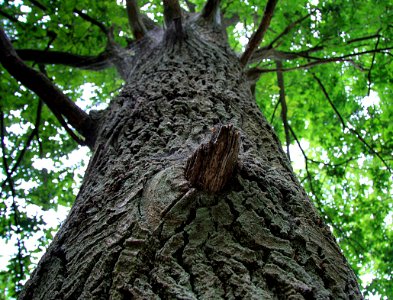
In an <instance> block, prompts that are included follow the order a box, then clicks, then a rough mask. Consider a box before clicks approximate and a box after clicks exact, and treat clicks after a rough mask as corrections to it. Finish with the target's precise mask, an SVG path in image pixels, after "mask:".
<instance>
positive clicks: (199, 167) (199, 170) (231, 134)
mask: <svg viewBox="0 0 393 300" xmlns="http://www.w3.org/2000/svg"><path fill="white" fill-rule="evenodd" d="M239 148H240V133H239V131H237V130H236V129H235V128H234V127H233V125H231V124H229V125H224V126H221V127H219V128H214V129H213V134H212V136H211V138H210V141H209V142H207V143H205V144H202V145H200V146H199V147H198V149H196V151H195V152H194V153H193V154H192V155H191V156H190V157H189V158H188V160H187V164H186V170H185V177H186V178H187V179H188V180H189V181H190V182H191V184H192V185H193V186H195V187H197V188H200V189H202V190H205V191H208V192H219V191H221V190H222V189H223V188H224V186H225V184H226V183H227V182H228V180H229V179H230V178H231V176H232V173H233V171H234V169H235V166H236V164H237V160H238V155H239Z"/></svg>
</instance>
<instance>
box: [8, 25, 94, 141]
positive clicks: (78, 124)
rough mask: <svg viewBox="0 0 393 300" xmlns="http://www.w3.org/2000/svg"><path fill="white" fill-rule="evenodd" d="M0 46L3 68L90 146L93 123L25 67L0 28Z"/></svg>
mask: <svg viewBox="0 0 393 300" xmlns="http://www.w3.org/2000/svg"><path fill="white" fill-rule="evenodd" d="M0 45H1V47H0V62H1V63H2V65H3V66H4V68H5V69H6V70H7V71H8V72H9V73H10V74H11V75H12V76H13V77H14V78H15V79H16V80H18V81H20V82H21V83H22V84H23V85H25V86H26V87H27V88H29V89H30V90H32V91H33V92H35V93H36V94H37V95H38V96H39V97H40V98H41V99H42V100H43V101H44V102H45V103H46V105H48V107H49V108H50V109H51V110H52V111H53V112H56V113H60V114H62V115H63V116H64V117H66V118H67V120H68V122H69V123H70V124H71V125H72V126H73V127H74V128H75V129H76V130H77V131H78V132H79V133H80V134H81V135H82V136H83V137H84V138H85V143H86V144H87V145H89V146H92V145H93V144H94V127H95V123H94V122H93V120H92V119H91V118H90V116H89V115H88V114H87V113H85V112H84V111H83V110H82V109H80V108H79V107H78V106H77V105H76V104H75V103H74V102H72V101H71V100H70V99H69V98H68V97H67V96H66V95H65V94H64V93H63V92H62V91H60V90H59V89H58V88H57V87H56V86H55V85H54V84H53V83H52V82H51V81H50V80H49V79H48V78H47V77H46V76H45V75H43V74H41V73H40V72H38V71H36V70H34V69H32V68H30V67H29V66H27V65H26V64H25V63H24V62H23V61H22V60H21V59H20V57H19V56H18V54H17V53H16V51H15V49H14V48H13V47H12V44H11V42H10V41H9V39H8V37H7V35H6V34H5V32H4V31H3V29H2V28H1V27H0Z"/></svg>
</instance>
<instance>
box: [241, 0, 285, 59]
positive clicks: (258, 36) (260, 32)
mask: <svg viewBox="0 0 393 300" xmlns="http://www.w3.org/2000/svg"><path fill="white" fill-rule="evenodd" d="M277 2H278V0H268V1H267V4H266V7H265V12H264V14H263V18H262V21H261V24H259V27H258V29H257V31H256V32H255V33H254V34H253V35H252V37H251V39H250V40H249V42H248V44H247V46H246V50H245V51H244V53H243V54H242V56H241V57H240V62H241V63H242V65H243V66H245V65H246V64H247V63H248V60H249V59H250V57H251V55H252V54H253V52H254V51H255V49H256V48H258V46H259V44H260V43H261V41H262V40H263V37H264V35H265V33H266V30H267V29H268V27H269V25H270V20H271V19H272V17H273V12H274V8H275V7H276V4H277Z"/></svg>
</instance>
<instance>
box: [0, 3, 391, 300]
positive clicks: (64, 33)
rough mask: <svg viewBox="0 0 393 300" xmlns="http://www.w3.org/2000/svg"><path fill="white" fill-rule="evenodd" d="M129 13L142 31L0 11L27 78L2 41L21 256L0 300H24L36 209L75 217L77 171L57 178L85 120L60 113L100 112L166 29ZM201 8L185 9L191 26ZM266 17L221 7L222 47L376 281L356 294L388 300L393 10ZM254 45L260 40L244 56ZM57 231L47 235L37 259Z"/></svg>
mask: <svg viewBox="0 0 393 300" xmlns="http://www.w3.org/2000/svg"><path fill="white" fill-rule="evenodd" d="M213 2H214V1H212V3H213ZM138 4H139V7H141V8H142V10H143V11H144V12H147V13H148V15H149V17H150V19H148V18H147V17H146V16H144V15H140V14H139V13H138V9H137V7H136V4H135V2H134V1H127V2H126V3H121V2H119V3H115V2H106V1H105V2H103V1H102V2H99V3H95V2H90V1H86V2H80V1H79V2H74V1H66V3H62V2H60V1H40V2H37V1H14V2H8V1H4V2H3V3H2V6H1V9H0V14H1V16H2V17H3V20H2V27H3V28H4V31H5V32H6V33H7V35H8V36H9V37H10V39H11V41H12V45H13V48H15V49H16V54H17V55H18V56H19V57H20V58H21V59H22V60H23V61H25V62H26V63H27V64H29V66H30V67H31V68H29V69H24V67H25V65H24V64H22V63H21V61H19V60H15V61H11V60H9V59H7V60H4V58H5V57H6V56H5V55H6V54H9V53H13V49H12V48H10V47H8V48H7V47H6V46H7V40H6V38H5V35H4V34H3V35H2V48H1V51H2V52H1V55H2V56H1V59H2V64H3V66H4V67H5V69H6V70H4V69H1V73H2V76H1V79H0V80H1V81H0V84H1V91H2V102H1V141H2V143H1V146H2V148H1V149H2V158H3V159H2V166H3V182H2V197H3V199H4V201H3V202H2V203H1V206H2V207H1V233H2V237H3V239H6V240H10V241H11V242H13V243H15V246H16V254H15V256H14V257H13V259H12V260H10V262H9V266H8V270H7V271H3V273H2V275H1V279H2V281H1V284H2V286H3V287H4V290H6V291H7V295H12V294H13V293H14V292H15V291H18V290H20V288H21V284H22V282H23V281H24V278H25V276H26V274H28V273H29V270H31V268H32V267H33V265H34V264H33V265H32V261H31V259H32V256H31V255H32V254H33V252H34V249H33V248H32V247H30V248H28V247H26V240H27V239H28V238H29V237H33V236H37V233H40V232H42V230H43V229H44V228H45V226H44V225H45V221H44V220H43V219H42V218H41V217H40V213H37V214H35V213H31V209H32V208H34V209H35V211H38V212H41V211H46V210H50V209H56V208H57V207H58V205H66V206H69V205H71V203H72V202H73V200H74V191H73V189H75V186H73V180H74V178H73V177H74V176H73V174H74V170H75V169H74V168H65V167H63V166H62V164H63V161H64V157H67V156H68V155H69V154H70V153H71V152H72V151H73V150H74V149H75V148H76V147H77V145H78V144H80V145H89V144H91V140H92V139H94V137H91V136H89V134H88V133H86V132H84V130H83V129H84V128H87V127H88V125H86V123H85V122H87V123H88V122H89V118H88V116H87V115H86V114H84V112H83V111H78V110H77V109H75V106H74V104H73V102H72V101H70V100H69V99H74V100H76V99H80V97H81V95H82V91H83V89H86V88H87V87H92V89H93V92H92V95H93V96H92V97H91V101H92V103H91V104H89V106H94V105H97V104H98V103H103V102H108V100H109V99H111V98H112V97H113V96H114V95H115V94H117V92H118V91H119V89H120V87H121V85H122V79H121V78H122V77H123V79H124V76H125V70H124V69H122V68H121V64H119V63H118V61H116V58H117V57H118V55H116V53H118V52H119V51H120V52H121V51H124V48H127V49H130V50H131V51H132V49H136V48H137V47H138V42H139V43H140V42H143V38H142V37H143V36H144V35H145V33H146V31H149V30H151V29H153V28H154V27H155V26H156V25H157V24H159V25H160V24H163V23H164V19H163V13H162V5H161V3H159V2H158V1H157V2H155V1H152V2H148V3H147V2H146V3H145V2H141V3H138ZM203 4H204V2H203V1H200V2H197V1H195V2H192V3H191V2H190V1H185V2H181V5H182V8H183V9H185V10H187V11H190V12H194V11H201V10H202V7H203ZM125 8H126V9H125ZM264 9H265V3H263V5H261V3H254V2H253V1H249V2H247V3H242V2H239V3H238V2H223V3H221V12H222V15H223V17H224V18H223V23H224V24H225V26H226V27H227V32H228V42H229V44H230V45H231V46H232V48H233V49H234V50H235V51H236V52H237V53H239V55H240V53H242V55H241V56H240V60H241V61H242V62H243V63H244V64H245V65H247V67H246V69H245V70H246V71H247V76H248V78H249V80H250V84H251V87H252V90H253V92H254V93H255V97H256V99H257V103H258V105H259V107H260V108H261V110H262V111H263V113H264V115H265V116H266V117H267V118H268V119H269V120H270V121H271V123H272V125H273V126H274V128H275V130H276V131H277V133H278V135H279V136H280V138H281V139H282V141H284V144H285V148H286V149H287V154H288V156H290V150H291V149H295V147H291V146H290V145H295V146H298V147H299V148H300V149H301V154H302V155H303V157H304V161H305V167H304V168H303V169H302V170H299V177H300V179H301V181H304V185H305V187H306V189H308V191H309V194H310V197H311V198H312V199H313V200H314V204H315V205H316V206H317V208H318V209H319V210H320V212H321V213H322V216H323V217H324V218H325V222H327V223H328V224H330V225H331V226H332V228H333V232H334V234H335V236H336V237H337V239H338V241H339V243H340V246H341V248H342V249H343V251H344V252H345V255H346V257H347V258H348V260H349V262H350V263H351V266H352V268H354V270H355V272H356V273H357V274H358V275H359V276H360V278H365V277H361V275H364V274H371V275H372V278H373V280H372V281H370V282H369V284H367V285H366V287H365V293H366V294H367V293H373V294H380V295H382V296H385V297H389V296H390V297H392V294H391V293H392V292H391V291H392V290H393V288H392V284H391V274H392V264H391V263H390V261H392V259H391V258H392V256H393V255H392V250H391V247H390V245H391V242H392V213H391V209H392V200H391V196H392V193H391V184H392V181H391V167H392V163H391V157H392V139H391V136H392V127H391V126H390V123H391V122H390V120H391V116H392V108H391V101H392V100H391V99H392V91H391V84H392V63H391V60H392V54H391V49H392V41H391V37H392V25H391V24H390V23H389V22H390V20H391V18H392V6H391V5H389V2H388V1H386V2H383V1H382V2H377V3H374V2H371V1H370V2H367V1H362V2H357V3H352V2H347V1H342V2H334V3H331V2H328V1H321V2H319V3H318V2H307V1H291V3H279V4H278V5H277V6H276V7H275V8H271V9H269V6H267V8H266V11H267V12H270V13H271V15H273V13H274V17H273V18H272V19H271V22H270V25H269V22H268V21H267V20H268V19H269V16H268V15H267V14H265V16H266V18H264V19H263V20H265V22H264V21H262V22H261V16H262V15H264ZM165 15H166V16H168V15H169V13H168V12H167V13H166V14H165ZM270 17H271V16H270ZM151 19H153V21H152V20H151ZM268 25H269V26H268ZM253 32H257V33H259V34H256V35H254V36H253V38H251V40H250V41H249V43H248V46H249V47H246V49H244V48H243V47H244V45H245V44H246V43H247V38H249V37H251V33H253ZM258 35H259V39H258ZM262 38H263V39H262ZM255 47H257V48H258V49H255ZM248 49H251V51H249V50H248ZM252 50H255V51H252ZM13 57H17V56H16V55H14V56H13ZM112 66H115V67H116V70H115V69H114V68H112ZM33 69H34V70H39V72H40V73H38V71H33ZM95 71H99V72H95ZM10 74H11V75H12V76H13V77H15V78H16V79H17V80H19V82H21V83H22V84H23V85H20V83H18V81H17V80H15V79H13V78H11V76H10ZM116 74H118V75H116ZM48 78H49V79H50V80H49V79H48ZM51 80H53V81H54V82H55V83H56V85H57V86H58V87H59V88H61V90H63V91H64V92H65V94H66V95H64V94H62V93H61V92H60V91H59V90H56V89H54V88H53V85H52V83H51ZM25 86H26V87H28V89H26V88H25ZM29 89H30V90H32V91H34V92H35V93H32V92H31V91H30V90H29ZM36 94H37V95H39V96H40V98H38V97H37V96H36ZM367 96H368V97H367ZM39 99H42V100H43V101H44V102H45V103H46V105H44V104H43V103H42V101H41V100H39ZM105 100H106V101H105ZM55 101H56V102H55ZM279 107H280V108H279ZM48 108H49V109H48ZM278 110H279V111H280V112H281V114H280V116H279V113H278ZM75 112H78V113H77V114H75ZM291 158H292V159H293V160H295V162H298V160H299V159H300V158H299V157H298V156H294V155H293V154H292V156H291ZM39 159H50V160H53V161H54V164H55V166H56V169H55V171H51V170H49V171H48V170H47V169H45V168H38V167H37V166H36V167H33V166H34V162H35V161H37V160H39ZM29 209H30V211H29ZM52 231H53V229H51V228H50V229H48V228H46V229H45V230H44V234H42V235H41V238H40V239H39V245H38V249H42V248H43V247H44V246H45V245H46V244H47V243H48V241H49V240H50V239H51V232H52Z"/></svg>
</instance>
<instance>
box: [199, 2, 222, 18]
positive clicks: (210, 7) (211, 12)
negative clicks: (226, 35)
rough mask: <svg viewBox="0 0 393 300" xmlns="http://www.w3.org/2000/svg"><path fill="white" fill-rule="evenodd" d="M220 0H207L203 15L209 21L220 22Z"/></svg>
mask: <svg viewBox="0 0 393 300" xmlns="http://www.w3.org/2000/svg"><path fill="white" fill-rule="evenodd" d="M219 12H220V0H207V2H206V3H205V6H204V7H203V9H202V13H201V17H202V18H203V19H205V20H206V21H209V22H214V23H216V24H220V21H219V20H220V19H219V18H220V15H219Z"/></svg>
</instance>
